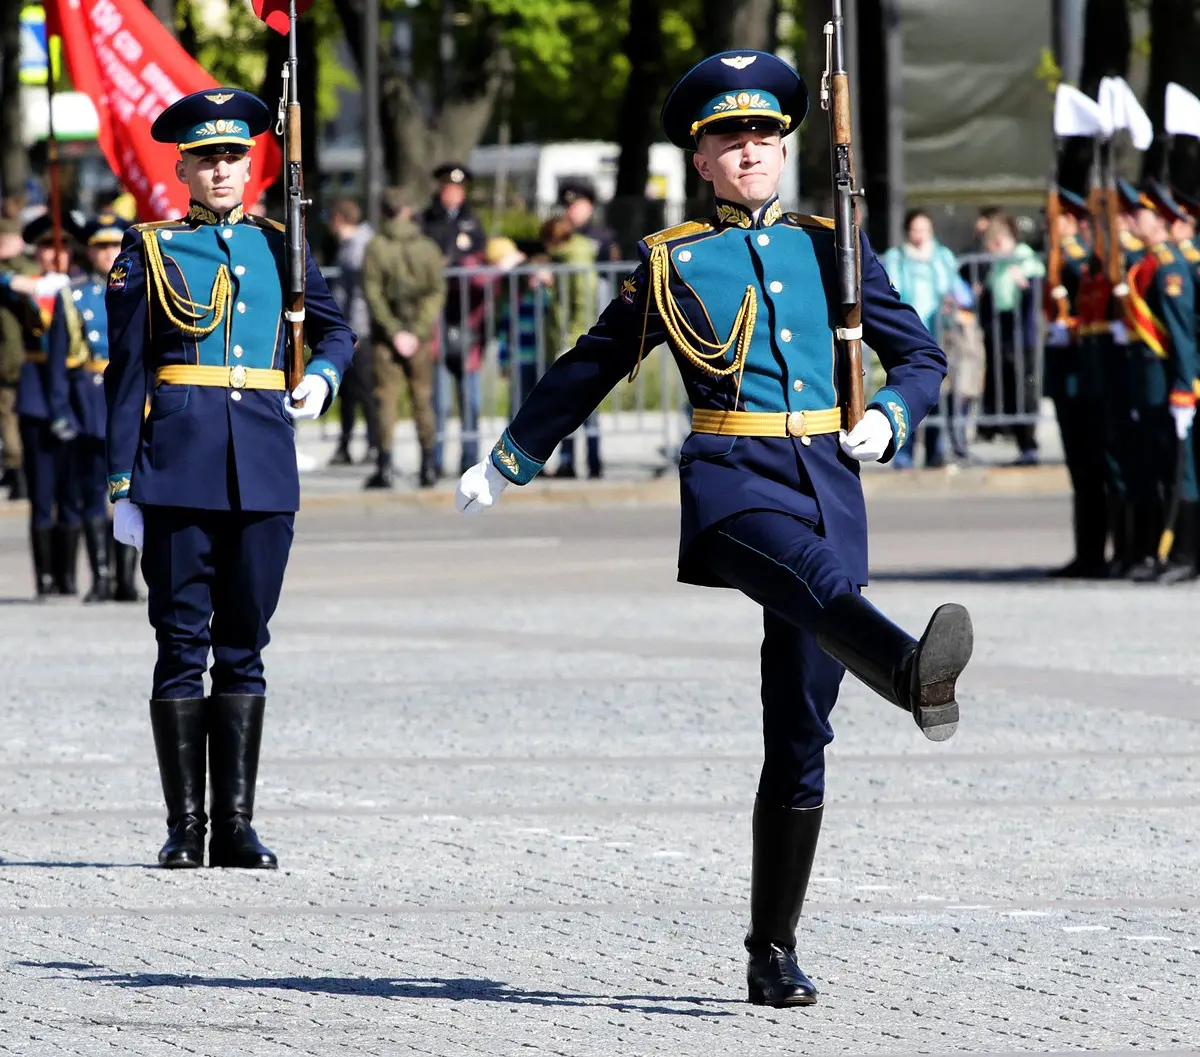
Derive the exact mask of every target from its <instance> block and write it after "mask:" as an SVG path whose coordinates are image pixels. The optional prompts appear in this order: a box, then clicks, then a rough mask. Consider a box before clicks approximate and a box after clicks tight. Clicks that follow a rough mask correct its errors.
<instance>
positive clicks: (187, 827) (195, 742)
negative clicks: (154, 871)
mask: <svg viewBox="0 0 1200 1057" xmlns="http://www.w3.org/2000/svg"><path fill="white" fill-rule="evenodd" d="M207 726H208V700H207V698H203V697H183V698H178V699H165V700H164V699H159V700H154V701H151V702H150V727H151V729H152V730H153V731H154V750H155V752H156V754H157V755H158V773H159V777H160V778H161V779H162V789H163V799H164V800H165V801H166V803H167V842H166V844H164V845H163V846H162V849H161V850H160V851H159V853H158V863H159V865H160V866H163V867H165V868H166V869H168V870H181V869H183V870H190V869H195V868H196V867H197V866H203V865H204V833H205V830H204V825H205V822H206V821H207V820H206V819H205V817H204V747H205V740H206V738H207V735H208V730H207Z"/></svg>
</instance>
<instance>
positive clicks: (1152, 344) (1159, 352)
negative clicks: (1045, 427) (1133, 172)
mask: <svg viewBox="0 0 1200 1057" xmlns="http://www.w3.org/2000/svg"><path fill="white" fill-rule="evenodd" d="M1181 216H1186V214H1184V212H1183V210H1181V209H1180V208H1179V206H1178V205H1177V204H1176V202H1175V200H1174V199H1173V198H1172V197H1171V193H1170V191H1168V190H1167V189H1166V187H1164V186H1163V185H1162V184H1160V183H1158V182H1157V181H1155V180H1151V181H1149V182H1148V183H1147V185H1146V187H1145V189H1144V190H1143V191H1142V192H1141V194H1140V195H1139V198H1138V208H1137V211H1136V212H1135V213H1134V217H1133V220H1134V225H1135V227H1134V230H1135V233H1136V235H1137V236H1138V237H1139V239H1140V240H1141V241H1142V242H1143V243H1144V244H1145V247H1146V251H1145V252H1144V253H1143V254H1142V255H1141V257H1140V259H1139V260H1138V261H1137V263H1136V264H1135V265H1134V266H1133V267H1132V268H1131V269H1130V271H1129V279H1128V285H1129V293H1128V295H1127V297H1126V302H1125V329H1126V330H1127V331H1128V333H1129V339H1130V346H1129V360H1128V367H1129V375H1128V378H1127V392H1128V399H1129V403H1130V407H1131V409H1132V411H1133V414H1132V415H1131V417H1130V425H1129V436H1130V443H1131V449H1130V467H1131V471H1132V472H1131V474H1130V478H1129V481H1128V485H1129V497H1130V503H1131V506H1132V512H1133V525H1134V540H1135V545H1136V546H1137V547H1138V557H1139V559H1140V560H1139V562H1138V563H1137V564H1136V565H1135V567H1134V568H1133V570H1132V571H1131V572H1130V574H1129V576H1130V579H1131V580H1135V581H1139V582H1147V581H1150V580H1158V581H1159V582H1161V583H1178V582H1180V581H1182V580H1187V579H1191V578H1192V577H1194V576H1195V559H1196V556H1195V553H1194V548H1195V537H1196V499H1197V492H1196V468H1195V465H1194V461H1193V458H1192V448H1191V444H1190V442H1189V438H1190V435H1191V429H1192V422H1193V420H1194V419H1195V417H1196V394H1195V391H1194V385H1195V381H1196V364H1197V358H1196V319H1195V284H1194V282H1193V280H1192V273H1191V267H1190V266H1189V265H1188V263H1187V262H1186V261H1185V260H1184V259H1183V256H1182V254H1180V253H1179V251H1178V249H1177V248H1176V247H1174V246H1173V245H1172V244H1171V239H1170V222H1171V220H1172V219H1178V218H1180V217H1181ZM1176 489H1178V490H1179V494H1178V495H1175V494H1174V493H1175V491H1176ZM1175 504H1177V509H1178V512H1177V514H1176V517H1175V522H1174V524H1168V523H1166V522H1165V519H1164V516H1165V514H1166V512H1167V510H1168V509H1170V508H1172V507H1173V506H1175ZM1164 531H1169V532H1171V533H1172V534H1173V536H1174V547H1173V549H1172V550H1171V553H1170V554H1169V555H1168V556H1167V557H1166V563H1165V565H1163V564H1162V563H1160V561H1159V560H1158V558H1157V553H1158V550H1159V542H1160V538H1161V537H1162V535H1163V533H1164Z"/></svg>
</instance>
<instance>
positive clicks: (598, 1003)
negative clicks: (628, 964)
mask: <svg viewBox="0 0 1200 1057" xmlns="http://www.w3.org/2000/svg"><path fill="white" fill-rule="evenodd" d="M16 964H17V965H20V966H23V967H26V968H33V969H38V968H40V969H56V970H66V971H78V972H80V973H81V974H86V975H80V977H79V979H80V980H81V981H84V982H87V983H105V984H112V985H114V986H116V987H131V988H144V987H181V988H202V987H214V988H226V989H230V990H238V991H242V990H245V991H258V990H270V989H274V990H280V991H297V992H300V993H302V994H309V995H337V996H347V995H361V996H362V997H364V998H396V999H405V998H438V999H444V1000H450V1001H453V1002H459V1001H465V1000H470V1001H476V1002H500V1003H504V1004H508V1005H524V1006H561V1007H568V1006H578V1007H590V1008H595V1009H611V1010H615V1011H619V1012H629V1013H659V1014H663V1015H666V1016H673V1017H732V1016H735V1015H736V1014H734V1013H733V1012H731V1011H729V1010H725V1009H714V1008H712V1007H714V1006H729V1005H741V1004H743V1003H742V1002H741V1001H740V1000H738V999H732V998H709V997H701V996H698V995H588V994H581V993H573V992H567V991H525V990H521V989H520V988H516V987H512V986H511V985H509V984H505V983H501V982H500V981H498V980H486V979H477V978H473V977H448V978H442V977H413V978H405V977H394V976H384V977H356V976H272V977H246V978H244V979H243V978H241V977H235V976H182V975H179V974H177V973H112V974H96V973H95V972H94V970H97V969H99V968H100V966H93V965H86V964H83V963H79V964H76V963H73V962H17V963H16ZM665 1003H670V1004H665Z"/></svg>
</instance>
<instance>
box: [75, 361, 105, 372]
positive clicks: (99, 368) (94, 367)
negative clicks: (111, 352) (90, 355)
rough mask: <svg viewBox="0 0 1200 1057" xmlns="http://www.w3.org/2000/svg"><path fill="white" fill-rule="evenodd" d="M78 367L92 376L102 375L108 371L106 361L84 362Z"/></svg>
mask: <svg viewBox="0 0 1200 1057" xmlns="http://www.w3.org/2000/svg"><path fill="white" fill-rule="evenodd" d="M79 366H80V367H82V368H83V369H84V370H85V371H91V372H92V374H103V373H104V372H105V371H106V370H108V360H84V361H83V363H81V364H80V365H79Z"/></svg>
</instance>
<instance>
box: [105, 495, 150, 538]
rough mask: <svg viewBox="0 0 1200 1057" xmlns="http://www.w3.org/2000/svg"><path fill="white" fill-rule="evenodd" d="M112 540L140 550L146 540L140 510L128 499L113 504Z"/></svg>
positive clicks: (143, 521)
mask: <svg viewBox="0 0 1200 1057" xmlns="http://www.w3.org/2000/svg"><path fill="white" fill-rule="evenodd" d="M113 539H115V540H116V541H117V542H118V543H127V544H128V545H129V546H130V547H136V548H137V549H138V550H141V549H142V544H143V543H144V542H145V539H146V523H145V520H144V519H143V518H142V508H141V507H140V506H138V505H137V504H136V503H131V502H130V501H129V500H128V499H118V500H117V501H116V502H115V503H114V504H113Z"/></svg>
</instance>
